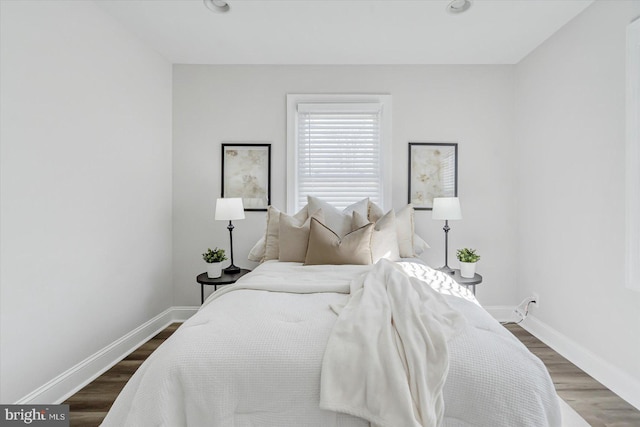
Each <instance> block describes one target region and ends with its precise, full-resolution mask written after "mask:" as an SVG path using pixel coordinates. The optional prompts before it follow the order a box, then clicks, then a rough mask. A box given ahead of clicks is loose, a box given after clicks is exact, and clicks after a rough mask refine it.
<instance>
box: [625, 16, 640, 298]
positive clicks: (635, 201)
mask: <svg viewBox="0 0 640 427" xmlns="http://www.w3.org/2000/svg"><path fill="white" fill-rule="evenodd" d="M625 158H626V162H627V164H626V227H627V232H626V238H627V243H626V246H627V248H626V263H625V264H626V269H625V270H626V274H625V276H626V277H625V282H626V285H627V287H628V288H630V289H634V290H637V291H640V19H636V20H635V21H634V22H632V23H631V24H629V27H628V28H627V143H626V156H625Z"/></svg>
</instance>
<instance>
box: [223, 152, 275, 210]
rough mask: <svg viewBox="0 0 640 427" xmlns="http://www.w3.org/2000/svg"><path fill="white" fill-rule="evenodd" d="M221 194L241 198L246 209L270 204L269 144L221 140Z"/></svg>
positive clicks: (261, 208)
mask: <svg viewBox="0 0 640 427" xmlns="http://www.w3.org/2000/svg"><path fill="white" fill-rule="evenodd" d="M221 158H222V179H221V187H222V189H221V196H222V197H223V198H224V197H240V198H242V204H243V205H244V210H245V211H266V210H267V207H268V206H269V205H270V204H271V144H270V143H259V142H243V143H222V157H221Z"/></svg>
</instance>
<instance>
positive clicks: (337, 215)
mask: <svg viewBox="0 0 640 427" xmlns="http://www.w3.org/2000/svg"><path fill="white" fill-rule="evenodd" d="M307 202H308V205H307V206H308V207H309V212H315V211H317V210H319V209H322V213H323V214H324V224H325V225H326V226H327V227H329V228H330V229H331V230H333V232H334V233H336V234H337V235H338V236H339V237H341V238H342V237H344V236H345V235H346V234H347V233H349V232H350V231H351V214H352V212H358V213H359V214H360V215H362V216H364V217H367V213H368V211H369V199H362V200H360V201H359V202H356V203H354V204H352V205H349V206H347V207H346V208H345V209H344V210H342V211H341V210H339V209H336V208H335V207H333V206H332V205H330V204H329V203H327V202H325V201H324V200H321V199H319V198H317V197H313V196H307Z"/></svg>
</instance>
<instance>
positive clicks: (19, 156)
mask: <svg viewBox="0 0 640 427" xmlns="http://www.w3.org/2000/svg"><path fill="white" fill-rule="evenodd" d="M0 4H1V21H0V27H1V34H0V40H1V51H0V55H1V68H0V74H1V81H0V84H1V89H0V93H1V99H0V102H1V104H0V108H1V116H0V118H1V121H2V130H1V134H0V140H1V146H0V149H1V153H0V158H1V204H0V205H1V211H0V212H1V222H0V226H1V237H2V240H1V260H0V262H1V274H0V280H1V287H0V293H1V294H0V299H1V309H0V316H1V329H0V334H1V337H0V339H1V342H2V345H1V350H0V364H1V371H0V377H1V378H2V381H1V383H2V385H1V390H0V393H1V395H0V401H1V402H3V403H11V402H15V401H17V400H18V399H20V398H21V397H23V396H24V395H25V394H27V393H29V392H31V391H32V390H34V389H35V388H37V387H38V386H41V385H42V384H44V383H46V382H47V381H49V380H51V379H53V378H54V377H55V376H57V375H58V374H60V373H62V372H64V371H65V370H67V369H68V368H70V367H71V366H73V365H75V364H77V363H78V362H80V361H82V360H83V359H85V358H86V357H88V356H89V355H91V354H93V353H94V352H96V351H98V350H100V349H102V348H103V347H104V346H106V345H107V344H109V343H111V342H113V341H114V340H116V339H117V338H120V337H122V336H123V335H125V334H126V333H127V332H130V331H131V330H133V329H134V328H136V327H137V326H140V325H141V324H142V323H144V322H145V321H147V320H149V319H150V318H152V317H154V316H155V315H157V314H158V313H160V312H162V311H163V310H165V309H166V308H167V307H169V306H170V305H171V303H172V282H171V84H172V83H171V72H172V71H171V65H170V64H169V63H168V62H166V61H165V60H164V59H162V58H161V57H160V56H159V55H157V54H156V53H155V52H152V51H150V50H149V49H148V48H146V47H144V46H143V45H142V44H141V43H139V42H138V41H137V40H136V39H134V38H133V37H132V36H131V35H130V34H129V33H127V32H126V31H124V30H123V29H122V28H121V27H120V26H119V25H118V24H116V23H115V21H113V20H112V18H110V17H109V16H107V15H106V14H105V13H104V12H102V11H101V10H100V9H99V8H98V7H97V6H96V5H95V4H94V2H87V1H83V2H80V1H56V2H43V1H38V2H32V1H19V2H18V1H2V2H1V3H0Z"/></svg>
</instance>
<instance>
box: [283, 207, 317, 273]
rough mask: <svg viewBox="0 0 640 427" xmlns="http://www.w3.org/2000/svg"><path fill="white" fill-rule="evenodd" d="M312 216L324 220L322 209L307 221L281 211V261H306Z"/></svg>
mask: <svg viewBox="0 0 640 427" xmlns="http://www.w3.org/2000/svg"><path fill="white" fill-rule="evenodd" d="M311 218H315V219H317V220H318V221H320V222H322V221H324V215H322V210H318V211H317V212H315V213H314V214H313V215H311V216H310V217H309V218H307V219H306V221H301V220H299V219H297V218H296V217H295V216H291V215H287V214H286V213H284V212H280V236H279V246H280V257H279V259H280V261H288V262H304V260H305V257H306V256H307V246H308V245H309V230H310V226H309V224H310V223H311Z"/></svg>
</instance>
